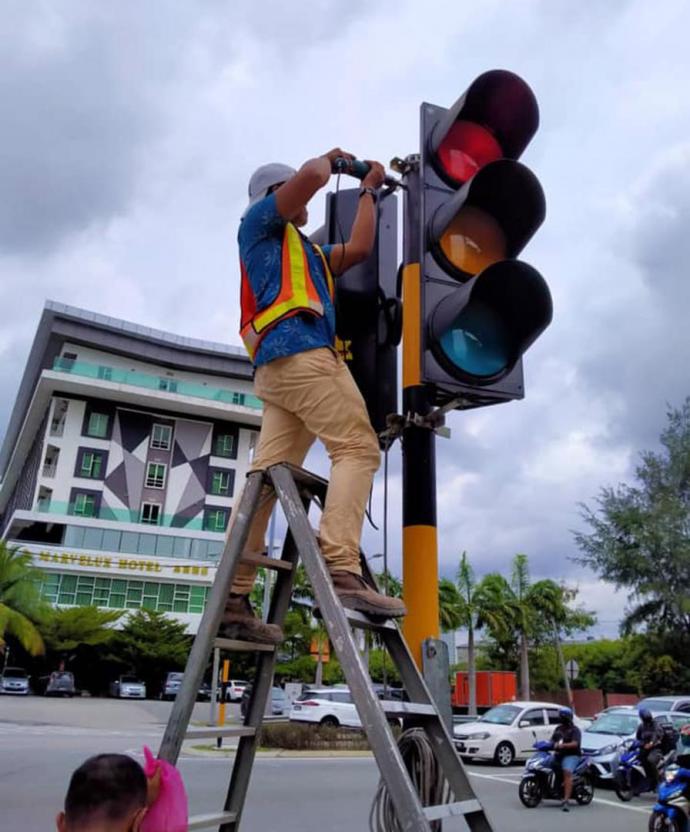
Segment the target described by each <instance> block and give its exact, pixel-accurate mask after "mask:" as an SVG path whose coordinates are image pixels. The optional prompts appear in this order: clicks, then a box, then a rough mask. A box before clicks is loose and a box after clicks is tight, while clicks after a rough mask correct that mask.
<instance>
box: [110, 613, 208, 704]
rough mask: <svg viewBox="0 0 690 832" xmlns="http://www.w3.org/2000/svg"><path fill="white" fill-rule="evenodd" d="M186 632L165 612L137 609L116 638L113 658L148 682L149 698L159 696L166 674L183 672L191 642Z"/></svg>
mask: <svg viewBox="0 0 690 832" xmlns="http://www.w3.org/2000/svg"><path fill="white" fill-rule="evenodd" d="M186 630H187V625H186V624H180V623H179V622H178V621H174V620H172V619H170V618H167V617H166V616H165V613H162V612H157V611H155V610H145V609H142V610H137V611H136V612H132V613H130V614H129V616H128V619H127V623H126V624H125V626H124V627H123V629H122V630H121V631H120V632H119V633H117V634H116V636H115V637H114V638H113V642H112V649H111V655H112V658H113V659H114V660H115V661H116V662H118V663H119V664H120V665H121V666H122V667H124V668H125V669H127V670H129V671H131V672H133V673H135V674H136V675H137V676H138V677H139V678H140V679H141V680H142V681H143V682H145V683H146V689H147V692H148V694H149V696H152V695H156V694H158V693H159V692H160V689H161V685H162V682H163V679H164V677H165V674H166V673H168V672H169V671H171V670H183V669H184V666H185V663H186V661H187V655H188V653H189V649H190V647H191V641H192V640H191V636H188V635H187V634H186Z"/></svg>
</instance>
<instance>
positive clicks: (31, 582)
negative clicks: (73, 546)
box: [0, 540, 46, 656]
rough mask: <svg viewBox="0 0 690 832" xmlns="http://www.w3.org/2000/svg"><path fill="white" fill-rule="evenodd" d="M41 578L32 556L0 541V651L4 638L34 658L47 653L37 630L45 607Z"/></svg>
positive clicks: (3, 644)
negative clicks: (11, 638)
mask: <svg viewBox="0 0 690 832" xmlns="http://www.w3.org/2000/svg"><path fill="white" fill-rule="evenodd" d="M41 577H42V574H41V572H40V571H39V570H38V569H36V568H34V566H33V564H32V561H31V555H29V554H28V553H27V552H22V551H20V549H19V547H17V546H8V545H7V543H6V542H5V541H4V540H0V647H2V648H3V650H4V648H5V637H6V636H12V637H13V638H16V639H17V641H18V642H19V644H21V646H22V647H23V648H24V649H25V650H26V651H27V653H30V654H31V655H32V656H38V655H40V654H41V653H43V652H44V651H45V647H44V644H43V639H42V638H41V634H40V632H39V630H38V628H37V626H36V625H37V624H38V623H39V622H40V620H41V617H42V615H43V613H44V612H45V609H46V606H45V604H44V602H43V601H42V599H41V592H40V581H41Z"/></svg>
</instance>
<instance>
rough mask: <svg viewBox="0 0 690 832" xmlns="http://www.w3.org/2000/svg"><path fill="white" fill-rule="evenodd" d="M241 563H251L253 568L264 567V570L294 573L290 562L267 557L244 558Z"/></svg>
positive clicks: (252, 556) (253, 556)
mask: <svg viewBox="0 0 690 832" xmlns="http://www.w3.org/2000/svg"><path fill="white" fill-rule="evenodd" d="M240 563H250V564H251V565H252V566H263V568H264V569H277V570H279V571H280V570H284V571H285V572H291V571H292V564H291V563H290V561H287V560H283V559H282V558H269V557H267V556H266V555H251V557H244V558H242V560H241V561H240Z"/></svg>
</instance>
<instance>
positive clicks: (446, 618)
mask: <svg viewBox="0 0 690 832" xmlns="http://www.w3.org/2000/svg"><path fill="white" fill-rule="evenodd" d="M496 589H498V592H496ZM504 601H505V593H504V591H503V590H502V589H501V588H499V587H498V585H497V584H496V582H495V581H494V580H493V579H491V578H489V579H488V580H482V581H479V582H478V581H477V580H476V578H475V575H474V570H473V569H472V566H471V565H470V562H469V559H468V557H467V552H463V553H462V555H461V557H460V563H459V565H458V571H457V575H456V583H453V582H452V581H450V580H448V579H447V578H444V579H442V580H441V581H440V582H439V609H440V617H441V629H442V630H456V629H458V628H459V627H462V628H463V629H465V630H466V631H467V675H468V680H469V702H468V713H470V714H476V713H477V664H476V658H477V657H476V648H475V634H476V631H477V630H480V629H482V628H483V627H487V628H490V629H491V630H492V631H493V632H494V633H499V632H501V633H502V632H504V631H505V630H506V628H507V627H508V626H509V623H510V622H509V620H508V619H507V618H506V615H505V604H504Z"/></svg>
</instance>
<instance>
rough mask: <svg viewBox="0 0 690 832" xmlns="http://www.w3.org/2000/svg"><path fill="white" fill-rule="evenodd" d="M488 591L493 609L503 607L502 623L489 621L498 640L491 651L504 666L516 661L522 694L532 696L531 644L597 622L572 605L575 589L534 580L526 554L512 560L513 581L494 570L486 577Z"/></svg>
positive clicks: (549, 581)
mask: <svg viewBox="0 0 690 832" xmlns="http://www.w3.org/2000/svg"><path fill="white" fill-rule="evenodd" d="M484 582H486V587H485V591H488V592H490V594H491V596H492V604H493V606H494V608H496V609H499V610H502V615H500V617H499V626H498V627H496V626H495V625H494V624H492V623H489V624H488V630H489V633H490V635H491V636H492V638H493V639H494V641H495V645H494V650H493V651H491V650H490V651H489V656H490V658H493V659H494V660H495V659H496V658H500V657H502V658H503V660H504V662H505V664H504V667H505V668H509V667H512V666H514V663H517V665H518V666H519V669H520V696H521V697H522V698H523V699H525V700H528V699H529V698H530V675H529V655H530V645H537V646H538V645H540V644H543V643H544V642H545V641H547V640H549V641H552V640H553V639H554V636H555V635H556V634H557V633H558V638H559V641H560V633H567V634H569V635H570V634H572V633H573V632H575V631H577V630H580V629H586V628H587V627H588V626H591V624H592V623H593V622H594V618H593V616H592V615H591V614H590V613H587V612H585V611H583V610H580V609H575V608H572V607H571V603H572V601H573V600H574V598H575V593H574V592H573V591H572V590H567V589H565V588H564V587H560V586H559V585H558V584H557V583H555V581H552V580H549V579H545V580H542V581H537V582H535V583H532V581H531V579H530V574H529V561H528V558H527V555H524V554H517V555H515V558H514V559H513V566H512V573H511V579H510V581H507V580H506V579H505V578H504V577H503V576H502V575H499V574H497V573H492V574H490V575H487V576H486V578H485V579H484Z"/></svg>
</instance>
